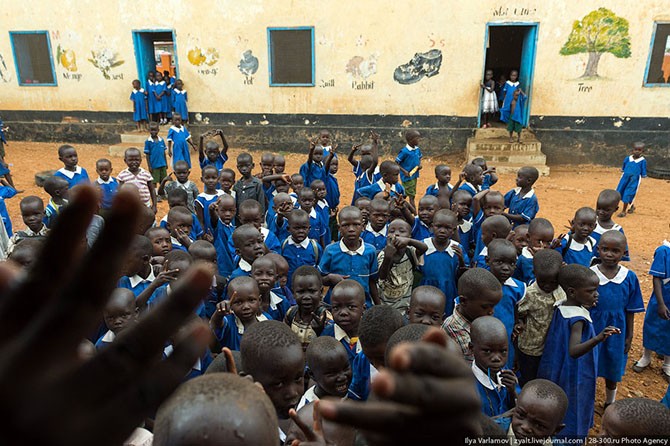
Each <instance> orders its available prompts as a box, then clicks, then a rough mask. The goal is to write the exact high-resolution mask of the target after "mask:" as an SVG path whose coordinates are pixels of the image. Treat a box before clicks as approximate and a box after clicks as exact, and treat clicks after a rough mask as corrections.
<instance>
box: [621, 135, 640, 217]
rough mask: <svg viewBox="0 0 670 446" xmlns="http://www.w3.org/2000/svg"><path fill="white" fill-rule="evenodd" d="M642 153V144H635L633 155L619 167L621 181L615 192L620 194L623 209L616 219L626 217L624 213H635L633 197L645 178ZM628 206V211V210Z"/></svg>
mask: <svg viewBox="0 0 670 446" xmlns="http://www.w3.org/2000/svg"><path fill="white" fill-rule="evenodd" d="M643 152H644V143H642V142H636V143H634V144H633V154H632V155H630V156H628V157H626V159H624V160H623V167H621V172H623V173H622V174H621V179H620V180H619V184H618V185H617V187H616V190H617V192H619V193H620V194H621V201H623V209H622V210H621V212H620V213H619V215H618V216H617V217H620V218H623V217H625V216H626V211H628V213H629V214H632V213H633V212H635V205H634V204H633V201H635V195H637V191H638V189H639V188H640V183H641V182H642V178H646V177H647V160H646V159H645V158H644V156H642V153H643ZM628 206H630V209H629V208H628Z"/></svg>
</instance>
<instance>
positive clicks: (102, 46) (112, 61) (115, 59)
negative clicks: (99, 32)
mask: <svg viewBox="0 0 670 446" xmlns="http://www.w3.org/2000/svg"><path fill="white" fill-rule="evenodd" d="M88 61H89V62H91V63H92V64H93V66H94V67H96V68H97V69H98V70H100V72H101V73H102V75H103V76H104V77H105V79H111V78H112V76H110V71H111V70H112V68H116V67H118V66H120V65H123V63H124V62H125V61H124V60H122V59H119V55H118V53H117V52H115V51H114V50H113V49H111V48H109V47H108V46H107V44H106V43H105V41H104V40H103V39H102V37H101V36H98V37H97V38H96V40H95V48H94V49H93V50H91V57H90V58H89V59H88Z"/></svg>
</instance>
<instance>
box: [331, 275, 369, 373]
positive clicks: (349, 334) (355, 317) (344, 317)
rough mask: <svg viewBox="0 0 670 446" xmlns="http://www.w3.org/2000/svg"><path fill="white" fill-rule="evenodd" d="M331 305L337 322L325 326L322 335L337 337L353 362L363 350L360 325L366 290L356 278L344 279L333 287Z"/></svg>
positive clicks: (350, 361)
mask: <svg viewBox="0 0 670 446" xmlns="http://www.w3.org/2000/svg"><path fill="white" fill-rule="evenodd" d="M330 306H331V310H330V311H331V313H332V314H333V320H334V321H335V323H334V324H332V325H328V326H327V327H326V328H324V330H323V332H322V333H321V336H332V337H334V338H335V339H337V340H338V341H339V342H340V343H341V344H342V345H343V346H344V349H345V350H346V351H347V357H348V358H349V363H350V364H351V363H352V362H353V360H354V357H355V356H356V355H357V354H358V353H360V352H361V351H362V347H361V343H360V342H359V341H358V326H359V325H360V323H361V317H362V316H363V311H365V290H363V287H362V286H361V284H360V283H358V282H357V281H355V280H351V279H345V280H342V281H341V282H338V284H337V285H335V286H334V287H333V292H332V295H331V296H330Z"/></svg>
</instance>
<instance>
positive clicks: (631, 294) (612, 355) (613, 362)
mask: <svg viewBox="0 0 670 446" xmlns="http://www.w3.org/2000/svg"><path fill="white" fill-rule="evenodd" d="M626 245H627V243H626V236H625V235H623V234H622V233H620V232H619V231H607V232H605V233H604V234H603V236H602V238H601V239H600V243H599V245H598V251H600V260H601V262H600V263H599V264H598V265H594V266H592V267H591V269H592V270H593V271H594V272H595V273H596V275H597V276H598V280H599V283H600V285H599V286H598V305H597V306H595V307H593V308H591V309H590V312H591V318H592V319H593V327H594V329H595V330H596V331H600V330H602V329H603V328H605V327H606V326H608V325H612V326H614V327H618V328H619V329H620V330H621V332H622V333H624V334H625V336H615V337H612V338H608V339H606V340H605V342H604V343H603V345H602V346H601V348H600V352H599V354H598V376H599V377H603V378H605V408H607V406H609V405H610V404H612V403H613V402H614V400H615V398H616V391H617V383H619V382H621V378H622V377H623V374H624V370H625V368H626V362H627V360H628V352H629V351H630V346H631V343H632V342H633V329H634V324H635V313H641V312H643V311H644V303H643V302H642V292H641V291H640V282H639V281H638V279H637V276H636V275H635V273H634V272H633V271H631V270H629V269H628V268H626V267H625V266H621V265H619V262H621V258H622V257H623V255H624V253H625V252H626Z"/></svg>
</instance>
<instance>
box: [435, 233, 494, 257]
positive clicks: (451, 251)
mask: <svg viewBox="0 0 670 446" xmlns="http://www.w3.org/2000/svg"><path fill="white" fill-rule="evenodd" d="M423 242H424V243H425V244H426V246H427V247H428V250H426V252H425V253H424V254H423V255H425V256H427V255H429V254H432V253H434V252H437V248H436V247H435V243H433V239H432V238H430V237H428V238H426V239H424V240H423ZM453 246H458V242H457V241H455V240H449V246H447V249H445V250H444V252H446V253H447V254H449V255H450V256H451V257H453V256H454V255H455V254H456V253H455V252H454V250H453V248H452V247H453ZM485 248H486V247H485ZM482 252H483V251H482Z"/></svg>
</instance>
